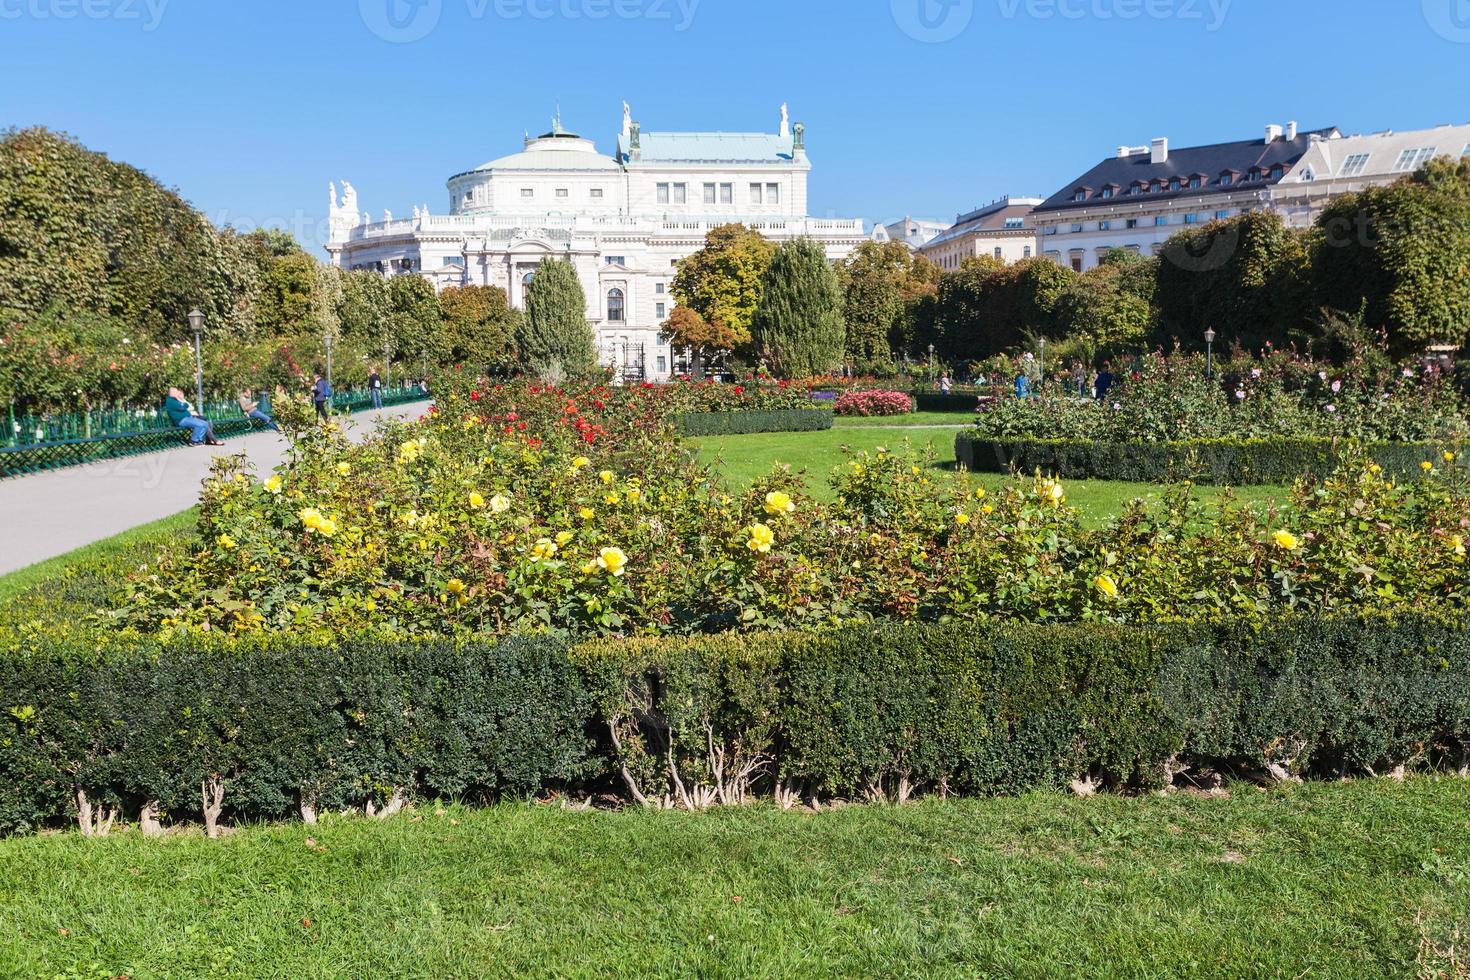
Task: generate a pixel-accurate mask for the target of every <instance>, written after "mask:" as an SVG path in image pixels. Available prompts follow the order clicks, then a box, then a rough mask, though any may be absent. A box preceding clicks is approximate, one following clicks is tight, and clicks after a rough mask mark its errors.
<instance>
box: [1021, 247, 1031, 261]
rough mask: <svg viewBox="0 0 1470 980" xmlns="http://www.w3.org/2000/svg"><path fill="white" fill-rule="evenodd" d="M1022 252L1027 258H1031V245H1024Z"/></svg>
mask: <svg viewBox="0 0 1470 980" xmlns="http://www.w3.org/2000/svg"><path fill="white" fill-rule="evenodd" d="M1022 253H1023V255H1024V256H1025V257H1026V258H1028V259H1029V258H1031V246H1030V245H1027V246H1026V247H1025V249H1023V250H1022Z"/></svg>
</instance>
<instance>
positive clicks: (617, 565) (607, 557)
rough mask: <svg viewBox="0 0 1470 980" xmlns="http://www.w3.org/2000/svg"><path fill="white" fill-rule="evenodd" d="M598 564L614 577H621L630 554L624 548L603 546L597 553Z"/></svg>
mask: <svg viewBox="0 0 1470 980" xmlns="http://www.w3.org/2000/svg"><path fill="white" fill-rule="evenodd" d="M597 564H598V565H600V566H602V569H603V570H604V571H606V572H607V573H608V574H610V575H612V577H613V578H619V577H621V576H622V574H623V571H624V570H625V568H626V567H627V564H628V556H627V555H625V554H623V549H622V548H603V549H602V551H601V552H599V553H598V555H597Z"/></svg>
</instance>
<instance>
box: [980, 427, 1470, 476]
mask: <svg viewBox="0 0 1470 980" xmlns="http://www.w3.org/2000/svg"><path fill="white" fill-rule="evenodd" d="M1447 451H1448V452H1450V453H1451V455H1454V454H1456V453H1458V452H1459V446H1458V445H1457V444H1449V445H1448V446H1446V444H1443V443H1405V442H1375V443H1367V444H1358V443H1353V442H1351V441H1338V440H1333V439H1313V438H1305V437H1296V438H1288V437H1281V438H1274V439H1195V440H1191V441H1188V442H1130V443H1120V442H1095V441H1091V440H1076V439H985V438H981V437H978V436H976V435H975V434H974V433H971V432H961V433H960V434H959V435H957V436H956V437H955V458H956V459H957V460H958V461H959V464H960V466H962V467H964V468H965V469H967V470H970V471H971V472H975V473H1010V472H1013V471H1014V472H1018V473H1035V472H1042V473H1047V474H1050V475H1052V476H1055V477H1058V478H1061V479H1069V480H1121V481H1123V482H1128V483H1157V482H1163V481H1168V480H1183V479H1190V480H1193V481H1194V482H1196V483H1200V484H1205V485H1213V486H1250V485H1253V484H1282V483H1284V484H1290V483H1292V482H1293V481H1295V480H1296V479H1298V478H1299V477H1301V476H1303V475H1304V474H1308V473H1316V474H1329V473H1331V472H1332V471H1333V470H1334V469H1336V468H1337V467H1338V465H1340V463H1341V462H1342V460H1343V459H1344V457H1348V458H1351V457H1354V456H1357V455H1362V456H1366V458H1368V459H1370V460H1372V462H1373V463H1374V464H1376V465H1377V466H1379V467H1380V468H1381V469H1382V471H1383V472H1384V473H1386V474H1387V475H1388V476H1390V477H1399V478H1402V477H1406V476H1407V477H1417V476H1419V475H1420V474H1421V473H1422V472H1423V469H1422V467H1423V464H1425V463H1429V464H1430V465H1431V466H1435V465H1443V463H1444V453H1445V452H1447Z"/></svg>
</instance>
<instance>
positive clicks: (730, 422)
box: [674, 408, 832, 437]
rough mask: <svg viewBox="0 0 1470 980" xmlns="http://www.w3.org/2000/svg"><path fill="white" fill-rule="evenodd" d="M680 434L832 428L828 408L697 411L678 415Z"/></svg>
mask: <svg viewBox="0 0 1470 980" xmlns="http://www.w3.org/2000/svg"><path fill="white" fill-rule="evenodd" d="M674 421H675V424H676V425H677V426H678V431H679V435H681V436H691V437H697V436H740V435H749V434H751V433H756V432H817V431H819V430H822V429H830V428H832V412H831V411H830V410H828V409H825V408H799V409H778V410H774V411H756V412H733V411H732V412H695V413H689V414H684V415H678V416H675V419H674Z"/></svg>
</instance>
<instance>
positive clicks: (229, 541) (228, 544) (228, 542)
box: [218, 534, 237, 551]
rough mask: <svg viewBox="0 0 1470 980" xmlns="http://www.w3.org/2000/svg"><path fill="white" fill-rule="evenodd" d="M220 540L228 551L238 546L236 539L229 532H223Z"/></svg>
mask: <svg viewBox="0 0 1470 980" xmlns="http://www.w3.org/2000/svg"><path fill="white" fill-rule="evenodd" d="M218 540H219V546H220V547H221V548H223V549H225V550H226V551H234V550H235V548H236V547H237V546H236V544H235V539H234V538H232V537H230V536H229V535H228V534H221V535H220V536H219V538H218Z"/></svg>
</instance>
